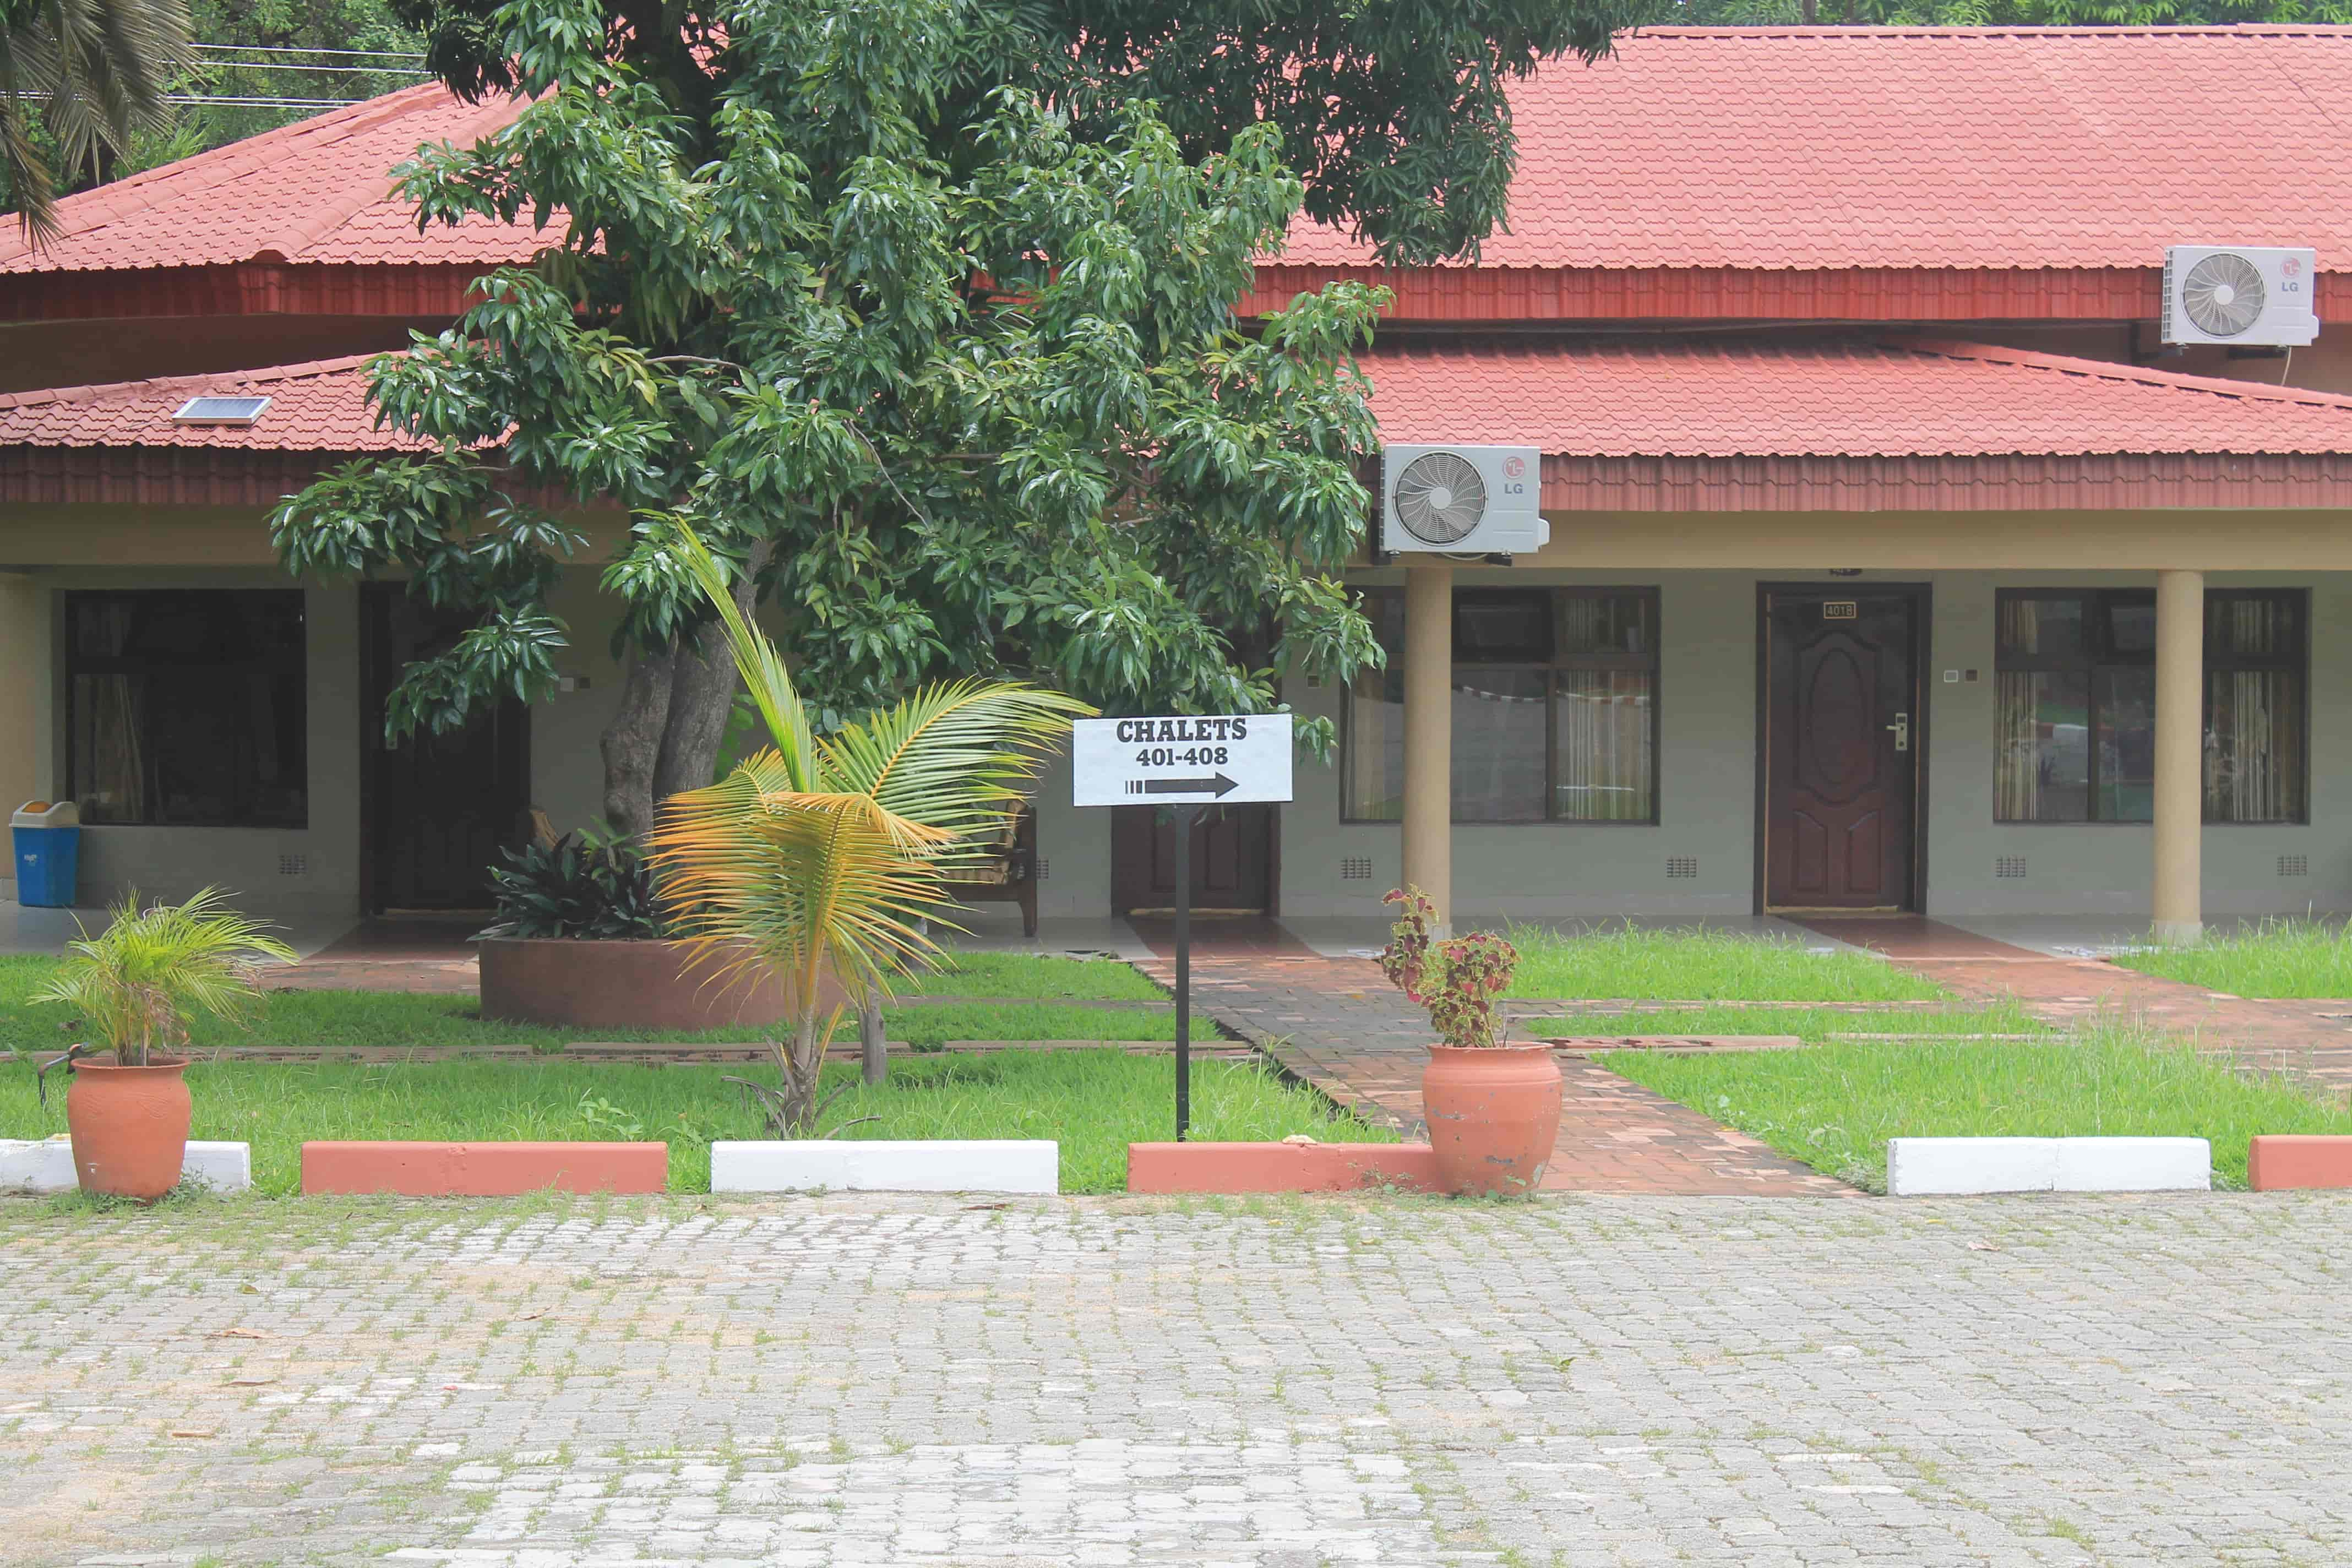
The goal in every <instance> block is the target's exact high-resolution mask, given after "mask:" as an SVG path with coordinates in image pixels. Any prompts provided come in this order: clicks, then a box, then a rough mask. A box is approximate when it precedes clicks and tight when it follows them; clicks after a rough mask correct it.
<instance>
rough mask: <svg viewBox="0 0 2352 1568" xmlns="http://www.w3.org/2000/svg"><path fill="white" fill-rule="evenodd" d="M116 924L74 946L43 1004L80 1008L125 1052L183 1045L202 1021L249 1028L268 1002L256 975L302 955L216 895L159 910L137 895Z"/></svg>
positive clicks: (41, 994) (115, 912)
mask: <svg viewBox="0 0 2352 1568" xmlns="http://www.w3.org/2000/svg"><path fill="white" fill-rule="evenodd" d="M108 920H109V923H108V925H107V927H106V929H105V930H104V931H101V932H100V934H99V935H97V936H91V935H90V934H89V931H88V930H87V929H86V928H85V929H84V931H83V932H82V935H81V938H80V940H79V941H77V942H70V943H68V945H67V949H66V953H67V957H66V962H65V964H64V966H63V968H62V969H61V970H60V972H59V973H58V976H57V978H56V979H55V980H53V981H51V982H50V983H49V984H47V986H44V987H43V988H42V989H41V990H39V991H37V992H36V993H35V994H34V998H33V999H34V1000H35V1001H38V1002H54V1003H60V1004H63V1005H67V1006H69V1007H72V1008H74V1009H75V1010H76V1011H78V1012H79V1014H80V1015H81V1016H82V1017H83V1018H84V1019H85V1020H86V1021H87V1022H88V1023H89V1027H90V1030H91V1032H92V1033H93V1034H95V1035H97V1036H98V1037H100V1039H102V1040H104V1041H105V1043H106V1044H107V1045H108V1046H110V1047H113V1048H114V1049H115V1050H117V1051H128V1050H134V1049H137V1050H142V1051H143V1050H144V1049H145V1048H146V1047H149V1046H151V1045H152V1046H168V1045H172V1044H176V1043H177V1042H178V1041H180V1040H181V1039H183V1038H184V1037H185V1035H186V1032H187V1020H188V1019H189V1017H190V1016H193V1015H195V1014H199V1013H202V1014H206V1015H209V1016H213V1017H215V1018H218V1019H220V1020H221V1021H223V1022H224V1023H236V1022H240V1021H242V1020H243V1019H245V1018H246V1017H247V1016H249V1015H250V1014H251V1012H252V1010H253V1008H254V1006H255V1005H257V1003H258V1002H259V1000H260V996H259V993H257V991H256V990H255V989H254V985H253V981H252V977H251V976H250V974H249V973H247V970H248V968H249V966H250V965H252V964H254V963H258V962H260V961H262V960H265V959H276V960H279V961H281V962H284V963H292V962H293V960H294V956H295V955H294V950H293V949H292V948H290V947H288V946H287V945H286V944H285V943H284V942H279V941H278V940H277V939H275V938H274V937H271V936H269V935H268V934H267V932H268V929H269V928H268V925H267V924H266V923H264V922H262V921H254V920H248V919H247V918H246V917H245V916H244V915H241V914H239V913H237V912H236V910H232V909H230V908H229V907H228V905H227V903H226V900H225V897H224V895H223V894H222V893H221V892H220V890H219V889H215V888H206V889H204V890H203V891H202V892H200V893H198V894H197V895H196V896H195V897H194V898H192V899H190V900H187V901H186V902H185V903H182V904H158V905H156V906H155V907H154V908H152V909H149V910H142V909H141V908H140V907H139V895H138V894H137V893H136V892H133V893H131V894H130V895H128V896H127V897H126V898H125V899H124V900H122V901H121V903H119V904H117V905H115V906H114V907H113V908H112V909H111V910H109V911H108Z"/></svg>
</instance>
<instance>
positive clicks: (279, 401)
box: [0, 354, 426, 452]
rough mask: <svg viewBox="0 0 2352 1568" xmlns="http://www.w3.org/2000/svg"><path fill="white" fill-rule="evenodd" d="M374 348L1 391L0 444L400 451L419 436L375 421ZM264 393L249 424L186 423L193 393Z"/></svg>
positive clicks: (410, 447)
mask: <svg viewBox="0 0 2352 1568" xmlns="http://www.w3.org/2000/svg"><path fill="white" fill-rule="evenodd" d="M373 357H374V356H373V355H372V354H354V355H352V356H351V357H349V358H347V359H331V360H320V361H317V362H316V363H310V364H289V365H279V366H277V367H275V368H272V369H269V370H251V371H228V372H224V373H222V374H215V375H177V376H167V377H163V378H159V379H157V380H153V381H122V382H115V383H113V384H110V385H104V386H68V387H60V388H58V389H56V390H54V391H49V392H16V393H0V447H5V446H10V445H16V446H24V447H180V448H185V447H213V448H226V449H231V450H242V451H248V452H257V451H258V452H398V451H413V450H416V449H419V448H421V447H424V446H425V445H426V443H424V442H420V441H416V440H414V439H412V438H411V437H407V436H404V435H402V434H401V433H399V432H397V431H394V430H384V429H378V428H377V427H376V424H375V411H374V410H373V408H371V407H369V406H368V404H367V372H366V365H367V363H368V361H369V360H370V359H372V358H373ZM239 395H242V396H247V397H264V396H266V397H268V399H269V405H268V407H266V408H265V409H263V410H262V413H261V416H260V417H259V418H257V419H256V420H255V421H254V422H253V423H252V424H250V425H183V424H178V423H175V422H174V421H173V418H172V416H173V412H174V411H176V410H177V409H179V408H181V407H182V406H183V405H185V404H186V403H187V401H188V400H189V399H190V398H192V397H203V396H222V397H234V396H239Z"/></svg>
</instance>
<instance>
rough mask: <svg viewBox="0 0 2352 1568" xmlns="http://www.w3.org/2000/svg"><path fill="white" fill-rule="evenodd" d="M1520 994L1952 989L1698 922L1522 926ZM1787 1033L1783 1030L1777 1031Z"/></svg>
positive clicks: (1919, 995) (1885, 995)
mask: <svg viewBox="0 0 2352 1568" xmlns="http://www.w3.org/2000/svg"><path fill="white" fill-rule="evenodd" d="M1507 934H1508V935H1509V937H1510V939H1511V942H1512V943H1513V944H1514V945H1516V946H1517V948H1518V950H1519V970H1518V975H1517V979H1516V980H1515V981H1514V982H1513V983H1512V985H1511V989H1510V992H1509V994H1510V995H1513V996H1533V997H1549V996H1559V997H1583V996H1592V997H1612V998H1615V997H1622V998H1624V999H1625V1000H1627V1001H1672V1002H1682V1001H1695V1002H1706V1001H1715V1000H1717V999H1727V1000H1728V999H1738V1000H1744V1001H1749V1002H1908V1001H1922V1000H1929V999H1932V998H1935V997H1938V996H1941V995H1943V994H1944V993H1943V992H1942V991H1941V990H1940V989H1939V988H1938V987H1937V986H1936V985H1934V984H1930V983H1929V982H1927V981H1925V980H1922V979H1920V978H1919V977H1918V976H1916V975H1914V974H1910V973H1906V972H1904V971H1903V970H1900V969H1897V968H1895V966H1894V965H1893V964H1891V963H1886V962H1885V961H1884V960H1882V959H1877V958H1873V957H1871V956H1870V955H1868V954H1867V953H1861V952H1848V951H1846V950H1844V949H1843V948H1841V949H1838V950H1835V951H1833V952H1809V951H1807V948H1806V945H1805V944H1804V943H1802V942H1794V941H1790V940H1788V939H1786V938H1780V937H1769V936H1744V935H1734V934H1732V933H1730V932H1727V931H1702V930H1696V929H1684V930H1675V931H1643V930H1638V929H1636V928H1634V927H1633V926H1630V925H1627V926H1604V927H1601V928H1599V929H1597V930H1594V931H1586V932H1583V933H1581V934H1579V935H1575V936H1562V935H1560V934H1559V933H1558V932H1556V931H1550V930H1549V929H1547V928H1545V927H1542V926H1514V927H1512V928H1511V929H1510V931H1509V932H1508V933H1507ZM1774 1032H1775V1033H1779V1032H1780V1031H1774Z"/></svg>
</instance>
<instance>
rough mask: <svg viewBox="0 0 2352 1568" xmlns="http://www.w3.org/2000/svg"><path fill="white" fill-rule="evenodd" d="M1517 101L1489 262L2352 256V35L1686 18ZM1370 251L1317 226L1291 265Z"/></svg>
mask: <svg viewBox="0 0 2352 1568" xmlns="http://www.w3.org/2000/svg"><path fill="white" fill-rule="evenodd" d="M1510 97H1511V110H1512V118H1513V121H1514V123H1515V125H1516V128H1517V135H1518V143H1519V170H1518V175H1517V180H1516V181H1515V182H1514V184H1513V186H1512V193H1511V205H1510V230H1511V232H1509V233H1508V234H1498V235H1496V237H1493V238H1492V239H1491V240H1489V241H1488V242H1487V244H1486V247H1485V250H1484V253H1483V257H1482V260H1483V262H1484V263H1485V264H1486V265H1487V266H1490V267H1513V268H1652V267H1670V268H1711V267H1726V268H1864V267H1900V268H2097V267H2153V266H2158V265H2160V264H2161V262H2162V260H2163V250H2164V247H2166V246H2167V245H2173V244H2243V245H2307V246H2312V247H2316V248H2317V250H2318V252H2319V262H2320V266H2321V268H2323V269H2342V270H2346V271H2352V158H2347V157H2346V156H2345V155H2344V153H2343V149H2344V146H2345V144H2346V137H2347V133H2352V27H2323V26H2292V27H2290V26H2233V27H2210V28H2124V27H2099V28H2059V27H2048V28H2032V29H2024V30H2016V31H2000V30H1998V29H1975V28H1948V27H1944V28H1938V27H1821V28H1810V29H1809V28H1778V27H1738V28H1713V29H1706V28H1673V27H1664V28H1654V29H1646V30H1643V31H1642V32H1640V33H1638V34H1634V35H1630V36H1627V37H1623V38H1621V39H1620V40H1619V43H1618V47H1617V52H1616V54H1615V55H1614V56H1613V57H1612V58H1609V59H1606V60H1603V61H1601V62H1600V63H1599V64H1597V65H1593V66H1591V67H1586V66H1584V65H1582V64H1580V63H1578V62H1576V61H1573V60H1567V61H1557V62H1554V63H1552V64H1549V65H1547V66H1545V67H1544V68H1542V69H1541V70H1539V71H1538V73H1537V74H1536V75H1535V77H1534V78H1533V79H1530V80H1528V81H1524V82H1520V83H1517V84H1515V85H1514V86H1512V88H1511V89H1510ZM1364 258H1365V252H1364V251H1363V250H1362V249H1361V247H1358V246H1356V245H1354V244H1352V243H1350V242H1349V241H1348V240H1347V239H1346V237H1344V236H1341V235H1339V234H1338V233H1337V232H1335V231H1332V230H1328V229H1313V230H1302V231H1301V232H1299V233H1298V234H1297V235H1296V236H1295V237H1294V238H1293V239H1292V241H1291V244H1290V246H1289V247H1288V248H1287V250H1286V254H1285V258H1284V259H1286V260H1287V261H1291V262H1300V263H1317V264H1324V265H1349V264H1352V263H1357V262H1360V261H1361V260H1363V259H1364Z"/></svg>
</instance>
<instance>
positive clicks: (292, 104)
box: [18, 92, 368, 109]
mask: <svg viewBox="0 0 2352 1568" xmlns="http://www.w3.org/2000/svg"><path fill="white" fill-rule="evenodd" d="M18 96H20V97H29V96H31V95H30V94H19V95H18ZM163 101H164V102H166V103H224V104H234V105H236V106H237V107H239V108H242V109H341V108H343V107H345V106H346V105H349V104H353V103H365V102H367V101H368V100H366V99H364V98H228V97H219V96H215V95H213V94H210V93H201V92H167V93H165V94H164V95H163Z"/></svg>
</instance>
